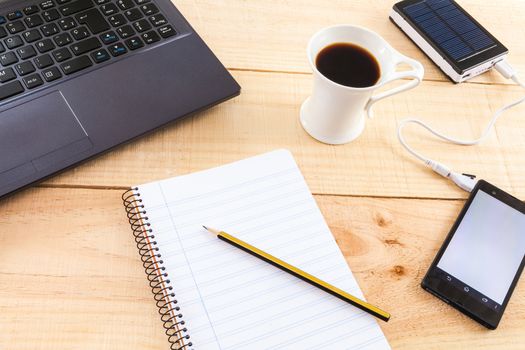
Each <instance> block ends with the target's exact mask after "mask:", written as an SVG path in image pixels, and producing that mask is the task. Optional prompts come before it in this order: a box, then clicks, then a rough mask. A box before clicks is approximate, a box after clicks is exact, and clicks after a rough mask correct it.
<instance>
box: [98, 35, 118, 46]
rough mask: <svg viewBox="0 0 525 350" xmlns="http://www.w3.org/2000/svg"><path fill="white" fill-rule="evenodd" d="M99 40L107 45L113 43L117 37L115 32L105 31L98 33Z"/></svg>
mask: <svg viewBox="0 0 525 350" xmlns="http://www.w3.org/2000/svg"><path fill="white" fill-rule="evenodd" d="M100 40H102V42H103V43H104V44H105V45H108V44H111V43H114V42H115V41H118V37H117V34H115V32H107V33H104V34H102V35H100Z"/></svg>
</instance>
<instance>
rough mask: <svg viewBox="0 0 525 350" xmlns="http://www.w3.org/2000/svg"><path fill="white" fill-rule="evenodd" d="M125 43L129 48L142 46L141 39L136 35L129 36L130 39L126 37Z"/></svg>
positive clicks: (134, 48)
mask: <svg viewBox="0 0 525 350" xmlns="http://www.w3.org/2000/svg"><path fill="white" fill-rule="evenodd" d="M125 43H126V46H127V47H128V48H129V49H130V50H131V51H133V50H136V49H140V48H141V47H143V46H144V44H143V43H142V40H140V39H139V38H138V37H134V38H131V39H128V40H126V41H125Z"/></svg>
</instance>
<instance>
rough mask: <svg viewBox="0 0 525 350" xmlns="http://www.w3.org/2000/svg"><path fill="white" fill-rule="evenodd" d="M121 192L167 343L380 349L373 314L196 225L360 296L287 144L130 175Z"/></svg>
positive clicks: (209, 347)
mask: <svg viewBox="0 0 525 350" xmlns="http://www.w3.org/2000/svg"><path fill="white" fill-rule="evenodd" d="M123 199H124V205H125V207H126V211H127V213H128V218H129V219H130V223H131V226H132V229H133V232H134V235H135V240H136V242H137V247H138V249H139V253H140V255H141V257H142V261H143V263H144V267H145V269H146V274H147V277H148V280H149V282H150V286H151V287H152V290H153V294H154V298H155V301H156V303H157V306H158V307H159V311H160V314H161V318H162V321H163V322H164V327H165V328H166V334H167V335H168V337H169V338H168V340H169V342H170V343H171V349H194V350H216V349H217V350H218V349H228V350H234V349H250V350H258V349H374V350H377V349H390V347H389V345H388V343H387V341H386V339H385V337H384V335H383V333H382V331H381V329H380V327H379V325H378V323H377V321H376V320H375V319H374V318H373V317H372V316H370V315H368V314H367V313H365V312H363V311H361V310H359V309H357V308H355V307H353V306H351V305H349V304H348V303H345V302H344V301H342V300H340V299H338V298H336V297H334V296H332V295H330V294H328V293H325V292H323V291H321V290H320V289H317V288H315V287H313V286H312V285H310V284H308V283H306V282H304V281H302V280H299V279H297V278H295V277H294V276H291V275H289V274H287V273H285V272H283V271H281V270H279V269H277V268H275V267H274V266H272V265H270V264H267V263H265V262H264V261H262V260H259V259H257V258H255V257H253V256H251V255H250V254H247V253H245V252H243V251H241V250H239V249H236V248H234V247H232V246H231V245H229V244H226V243H224V242H222V241H221V240H219V239H217V238H216V237H215V236H214V235H212V234H210V233H209V232H207V231H206V230H204V229H203V227H202V225H209V226H212V227H217V228H220V229H222V230H224V231H226V232H229V233H232V234H234V235H235V236H237V237H238V238H240V239H242V240H245V241H247V242H248V243H250V244H253V245H255V246H256V247H258V248H261V249H263V250H265V251H267V252H268V253H270V254H273V255H274V256H277V257H279V258H281V259H283V260H285V261H287V262H289V263H291V264H292V265H295V266H297V267H299V268H301V269H303V270H305V271H307V272H309V273H311V274H313V275H315V276H317V277H319V278H321V279H323V280H325V281H327V282H328V283H331V284H334V285H335V286H337V287H339V288H341V289H343V290H345V291H348V292H350V293H352V294H354V295H356V296H358V297H361V298H363V294H362V292H361V291H360V289H359V286H358V285H357V282H356V281H355V279H354V277H353V276H352V272H351V271H350V269H349V267H348V265H347V263H346V261H345V259H344V257H343V255H342V253H341V251H340V250H339V248H338V246H337V244H336V242H335V240H334V238H333V236H332V234H331V233H330V230H329V228H328V226H327V225H326V223H325V220H324V218H323V216H322V215H321V212H320V211H319V208H318V207H317V205H316V202H315V200H314V198H313V196H312V195H311V193H310V191H309V190H308V187H307V185H306V183H305V181H304V179H303V177H302V175H301V172H300V171H299V168H298V167H297V165H296V163H295V161H294V159H293V157H292V155H291V154H290V152H288V151H286V150H277V151H274V152H270V153H267V154H263V155H260V156H256V157H253V158H249V159H245V160H241V161H238V162H235V163H232V164H228V165H225V166H221V167H218V168H214V169H210V170H206V171H202V172H197V173H194V174H190V175H184V176H178V177H174V178H171V179H167V180H163V181H158V182H152V183H148V184H145V185H140V186H136V187H134V188H132V189H130V190H129V191H127V192H126V193H125V194H124V196H123Z"/></svg>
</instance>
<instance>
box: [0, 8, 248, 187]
mask: <svg viewBox="0 0 525 350" xmlns="http://www.w3.org/2000/svg"><path fill="white" fill-rule="evenodd" d="M239 93H240V86H239V85H238V84H237V83H236V81H235V80H234V79H233V78H232V76H231V75H230V74H229V73H228V71H227V70H226V69H225V68H224V66H223V65H222V64H221V63H220V62H219V60H218V59H217V58H216V57H215V56H214V54H213V53H212V52H211V51H210V49H209V48H208V47H207V46H206V44H205V43H204V42H203V41H202V39H201V38H200V37H199V36H198V35H197V33H196V32H195V31H194V30H193V28H192V27H191V26H190V25H189V23H188V22H187V21H186V20H185V19H184V17H183V16H182V15H181V13H180V12H179V11H178V10H177V9H176V8H175V6H174V5H173V4H172V3H171V1H170V0H37V1H34V0H27V1H26V0H0V197H2V196H5V195H7V194H10V193H12V192H14V191H16V190H18V189H21V188H23V187H24V186H27V185H29V184H31V183H34V182H35V181H38V180H42V179H44V178H46V177H48V176H50V175H52V174H55V173H56V172H58V171H60V170H63V169H66V168H68V167H71V166H72V165H75V164H77V163H79V162H80V161H83V160H86V159H88V158H90V157H92V156H94V155H97V154H100V153H102V152H104V151H107V150H109V149H111V148H112V147H114V146H116V145H119V144H121V143H123V142H125V141H128V140H130V139H133V138H135V137H137V136H140V135H142V134H144V133H147V132H149V131H152V130H154V129H156V128H158V127H160V126H162V125H165V124H166V123H169V122H171V121H174V120H177V119H179V118H182V117H184V116H188V115H191V114H193V113H195V112H199V111H201V110H203V109H206V108H209V107H211V106H213V105H215V104H217V103H220V102H222V101H225V100H227V99H229V98H232V97H234V96H236V95H238V94H239Z"/></svg>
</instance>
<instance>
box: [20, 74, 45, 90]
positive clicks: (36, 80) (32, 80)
mask: <svg viewBox="0 0 525 350" xmlns="http://www.w3.org/2000/svg"><path fill="white" fill-rule="evenodd" d="M22 80H23V81H24V84H25V85H26V87H27V88H28V89H34V88H36V87H37V86H40V85H42V84H44V81H43V80H42V78H40V74H38V73H35V74H31V75H29V76H27V77H23V78H22Z"/></svg>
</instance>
